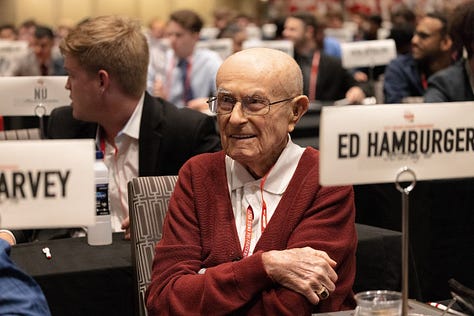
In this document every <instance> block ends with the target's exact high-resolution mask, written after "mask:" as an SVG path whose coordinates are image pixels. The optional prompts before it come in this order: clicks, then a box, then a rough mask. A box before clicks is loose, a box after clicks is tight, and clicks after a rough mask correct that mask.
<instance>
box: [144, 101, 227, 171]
mask: <svg viewBox="0 0 474 316" xmlns="http://www.w3.org/2000/svg"><path fill="white" fill-rule="evenodd" d="M139 142H140V146H139V151H140V152H139V157H140V158H139V159H140V161H139V173H140V176H153V175H176V174H178V171H179V169H180V168H181V166H182V165H183V164H184V163H185V162H186V161H187V160H188V159H189V158H191V157H192V156H195V155H198V154H201V153H205V152H214V151H218V150H220V149H221V145H220V139H219V136H218V134H217V130H216V123H215V118H214V117H211V116H208V115H205V114H202V113H200V112H198V111H195V110H191V109H188V108H181V109H178V108H176V107H175V106H174V105H172V104H171V103H169V102H166V101H164V100H163V99H160V98H153V97H151V96H150V95H148V94H146V95H145V101H144V104H143V113H142V120H141V124H140V140H139Z"/></svg>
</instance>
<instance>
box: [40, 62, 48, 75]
mask: <svg viewBox="0 0 474 316" xmlns="http://www.w3.org/2000/svg"><path fill="white" fill-rule="evenodd" d="M40 69H41V75H42V76H47V75H48V66H47V65H45V64H41V66H40Z"/></svg>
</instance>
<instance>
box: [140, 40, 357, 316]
mask: <svg viewBox="0 0 474 316" xmlns="http://www.w3.org/2000/svg"><path fill="white" fill-rule="evenodd" d="M302 87H303V80H302V75H301V71H300V68H299V66H298V65H297V64H296V62H295V61H294V60H293V59H292V58H291V57H290V56H288V55H286V54H285V53H282V52H279V51H277V50H272V49H265V48H255V49H248V50H244V51H241V52H239V53H236V54H234V55H232V56H231V57H229V58H228V59H227V60H226V61H224V63H223V64H222V66H221V68H220V69H219V71H218V74H217V88H218V89H217V95H216V96H215V97H213V98H211V99H210V100H209V104H210V109H211V111H213V112H214V113H216V115H217V121H218V124H219V129H220V134H221V143H222V147H223V151H221V152H217V153H210V154H202V155H198V156H195V157H193V158H191V159H190V160H189V161H188V162H187V163H186V164H185V165H184V166H183V168H181V170H180V173H179V178H178V182H177V185H176V187H175V190H174V193H173V196H172V198H171V201H170V205H169V211H168V214H167V218H166V220H165V223H164V228H163V239H162V240H161V241H160V242H159V243H158V244H157V245H156V252H155V258H154V263H153V272H152V281H151V285H150V287H149V288H148V291H147V307H148V311H149V313H150V315H158V314H159V315H228V314H235V315H310V314H311V313H312V312H328V311H338V310H344V309H352V308H354V300H353V293H352V285H353V282H354V277H355V271H356V270H355V268H356V267H355V252H356V244H357V237H356V231H355V225H354V217H355V208H354V194H353V190H352V187H350V186H341V187H322V186H321V185H320V184H319V153H318V151H317V150H315V149H313V148H309V147H308V148H302V147H300V146H298V145H296V144H295V143H293V142H292V141H291V138H290V136H289V133H290V132H291V131H292V130H293V129H294V127H295V124H296V123H297V122H298V120H299V119H300V118H301V116H302V115H303V114H304V113H305V112H306V110H307V109H308V104H309V101H308V98H307V97H306V96H305V95H302Z"/></svg>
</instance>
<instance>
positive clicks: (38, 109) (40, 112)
mask: <svg viewBox="0 0 474 316" xmlns="http://www.w3.org/2000/svg"><path fill="white" fill-rule="evenodd" d="M34 112H35V116H36V117H37V118H38V122H39V130H40V137H41V139H43V138H45V135H46V134H45V127H44V116H45V115H46V112H47V109H46V107H45V106H44V104H43V103H41V102H40V103H38V104H37V105H36V106H35V108H34Z"/></svg>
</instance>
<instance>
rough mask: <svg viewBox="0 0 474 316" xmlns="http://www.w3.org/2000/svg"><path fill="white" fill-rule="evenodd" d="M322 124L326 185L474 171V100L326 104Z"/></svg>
mask: <svg viewBox="0 0 474 316" xmlns="http://www.w3.org/2000/svg"><path fill="white" fill-rule="evenodd" d="M320 126H321V129H320V165H321V184H323V185H341V184H366V183H383V182H395V179H396V176H397V174H398V172H399V170H400V169H401V168H402V167H405V166H406V167H408V168H410V169H412V170H413V171H414V172H415V175H416V178H417V180H432V179H449V178H462V177H472V176H474V163H473V161H474V106H473V104H472V102H458V103H431V104H429V103H422V104H396V105H366V106H363V105H361V106H346V107H324V108H323V110H322V114H321V124H320ZM400 180H409V179H405V178H403V177H402V178H401V179H400Z"/></svg>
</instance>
